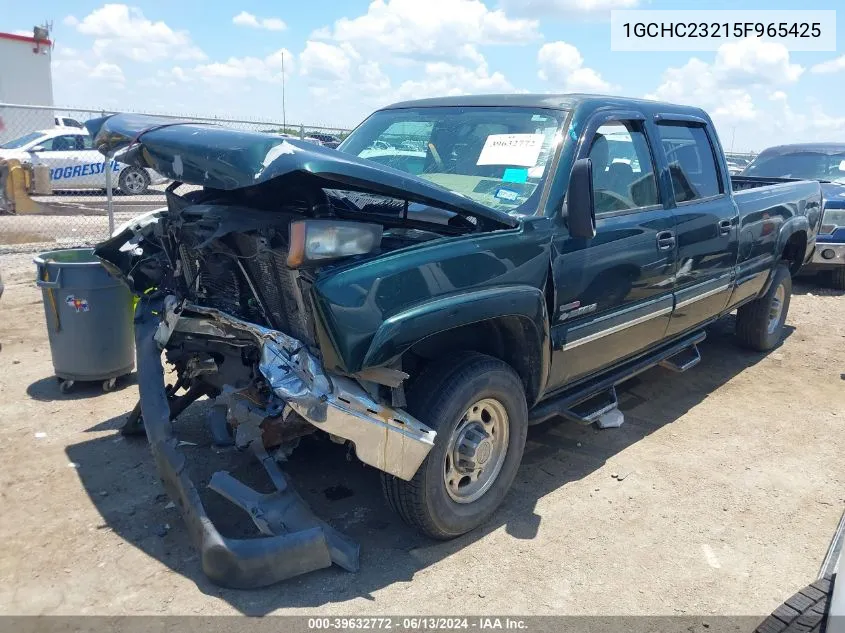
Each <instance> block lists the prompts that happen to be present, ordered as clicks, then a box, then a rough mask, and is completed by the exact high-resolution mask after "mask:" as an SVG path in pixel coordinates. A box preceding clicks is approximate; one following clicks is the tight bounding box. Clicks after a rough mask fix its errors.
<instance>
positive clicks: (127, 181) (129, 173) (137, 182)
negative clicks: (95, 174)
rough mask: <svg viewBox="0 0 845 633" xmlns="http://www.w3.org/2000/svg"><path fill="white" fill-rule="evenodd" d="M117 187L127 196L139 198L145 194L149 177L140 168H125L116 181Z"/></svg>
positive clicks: (148, 184)
mask: <svg viewBox="0 0 845 633" xmlns="http://www.w3.org/2000/svg"><path fill="white" fill-rule="evenodd" d="M117 186H118V187H119V188H120V191H121V192H122V193H123V194H124V195H127V196H140V195H142V194H145V193H147V189H148V188H149V186H150V175H149V174H148V173H147V172H146V170H144V169H141V168H140V167H127V168H126V169H124V170H123V171H122V172H120V176H119V177H118V179H117Z"/></svg>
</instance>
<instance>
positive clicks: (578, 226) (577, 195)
mask: <svg viewBox="0 0 845 633" xmlns="http://www.w3.org/2000/svg"><path fill="white" fill-rule="evenodd" d="M566 200H567V202H566V212H567V218H566V222H567V224H568V226H569V234H570V235H572V237H581V238H585V239H589V238H593V237H595V236H596V213H595V206H594V203H593V161H591V160H590V159H589V158H581V159H579V160H576V161H575V164H574V165H572V172H571V173H570V174H569V189H568V190H567V192H566Z"/></svg>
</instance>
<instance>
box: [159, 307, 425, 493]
mask: <svg viewBox="0 0 845 633" xmlns="http://www.w3.org/2000/svg"><path fill="white" fill-rule="evenodd" d="M175 332H182V333H185V334H193V335H196V334H200V335H203V334H204V335H208V336H215V337H223V338H226V337H233V338H234V337H236V336H239V335H240V336H242V335H244V334H247V335H249V336H251V337H253V338H254V339H255V341H256V343H257V344H258V346H259V347H260V350H261V361H260V363H259V370H260V371H261V373H262V374H263V375H264V377H265V378H266V379H267V382H268V384H269V385H270V387H271V388H272V390H273V392H274V393H275V394H276V395H277V396H278V397H279V398H281V399H282V400H284V401H285V403H287V405H288V406H290V408H291V409H293V410H294V411H296V413H298V414H299V415H301V416H302V417H303V418H304V419H305V420H307V421H308V422H310V423H311V424H313V425H314V426H315V427H317V428H318V429H320V430H322V431H325V432H327V433H330V434H332V435H335V436H337V437H341V438H343V439H346V440H349V441H350V442H352V443H353V444H354V445H355V454H356V455H357V456H358V459H360V460H361V461H362V462H364V463H365V464H369V465H370V466H374V467H375V468H378V469H379V470H383V471H384V472H386V473H389V474H391V475H394V476H396V477H399V478H400V479H404V480H406V481H407V480H410V479H411V478H413V476H414V474H416V472H417V470H418V469H419V467H420V465H421V464H422V462H423V460H424V459H425V458H426V456H427V455H428V453H429V451H430V450H431V449H432V447H433V446H434V437H435V435H436V433H435V432H434V431H433V430H432V429H430V428H429V427H428V426H426V425H425V424H423V423H422V422H420V421H419V420H417V419H416V418H414V417H413V416H411V415H409V414H408V413H406V412H404V411H402V410H401V409H394V408H392V407H389V406H387V405H384V404H382V403H380V402H377V401H376V400H374V399H373V398H372V397H371V396H370V395H369V394H368V393H367V392H366V391H365V390H364V389H362V388H361V387H360V386H359V385H358V384H357V383H356V382H355V381H354V380H351V379H349V378H346V377H344V376H338V375H334V374H328V373H326V372H325V371H324V370H323V368H322V364H321V363H320V361H319V360H318V359H317V358H315V357H314V356H313V355H312V354H310V353H309V352H308V350H307V349H306V347H305V345H303V344H302V343H301V342H299V341H298V340H296V339H295V338H293V337H292V336H288V335H287V334H285V333H283V332H279V331H277V330H271V329H269V328H265V327H262V326H260V325H256V324H254V323H249V322H247V321H243V320H241V319H238V318H235V317H233V316H230V315H228V314H226V313H225V312H221V311H219V310H215V309H213V308H205V307H203V306H198V305H193V304H185V305H181V304H179V302H178V301H177V300H176V298H175V297H173V296H169V297H167V298H166V299H165V302H164V315H163V318H162V320H161V324H160V326H159V328H158V331H157V332H156V335H155V338H156V340H157V342H158V344H159V346H160V347H161V348H164V347H165V345H166V344H167V341H168V340H169V339H170V337H171V336H172V335H173V334H174V333H175Z"/></svg>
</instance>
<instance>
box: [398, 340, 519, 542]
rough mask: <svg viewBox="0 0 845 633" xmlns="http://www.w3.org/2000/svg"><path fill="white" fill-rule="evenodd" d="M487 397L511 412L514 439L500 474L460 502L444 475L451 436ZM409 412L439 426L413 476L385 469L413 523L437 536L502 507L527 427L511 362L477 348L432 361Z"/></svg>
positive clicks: (459, 530)
mask: <svg viewBox="0 0 845 633" xmlns="http://www.w3.org/2000/svg"><path fill="white" fill-rule="evenodd" d="M484 398H490V399H494V400H497V401H498V403H499V404H501V405H502V406H503V407H504V410H505V411H506V413H507V417H508V421H507V424H508V436H509V441H508V444H507V448H506V449H505V453H504V454H505V457H504V460H503V461H502V465H501V469H500V470H499V473H498V476H496V477H495V479H493V480H492V484H491V485H490V488H489V489H487V491H486V492H484V493H483V494H482V495H481V496H480V497H479V498H478V499H476V500H474V501H471V502H468V503H457V502H456V501H454V500H453V498H452V497H450V495H449V492H448V491H447V487H446V483H445V481H444V468H445V464H446V454H447V452H448V448H449V447H448V446H447V444H448V443H449V439H450V437H451V434H452V432H453V431H454V430H455V429H456V427H457V426H458V424H459V423H460V421H461V419H462V417H463V415H464V413H465V412H466V411H467V410H468V409H469V408H470V407H471V406H472V405H473V404H474V403H476V402H478V401H479V400H482V399H484ZM407 409H408V412H409V413H411V414H412V415H414V416H415V417H416V418H417V419H418V420H420V421H421V422H424V423H425V424H428V425H429V426H430V427H431V428H433V429H434V430H435V431H437V437H436V438H435V441H434V448H432V449H431V452H430V453H429V454H428V457H427V458H426V459H425V461H424V462H423V463H422V465H421V466H420V468H419V470H418V471H417V473H416V475H415V476H414V478H413V479H411V481H404V480H402V479H399V478H398V477H394V476H392V475H388V474H386V473H382V490H383V491H384V495H385V497H386V498H387V502H388V504H389V505H390V506H391V507H392V508H393V509H394V510H395V511H396V512H397V514H399V516H400V517H401V518H402V519H403V520H404V521H405V522H406V523H407V524H409V525H411V526H413V527H415V528H417V529H419V530H420V531H421V532H423V533H424V534H426V535H428V536H430V537H432V538H436V539H450V538H455V537H456V536H460V535H461V534H465V533H466V532H469V531H470V530H473V529H475V528H476V527H478V526H479V525H481V524H482V523H484V521H486V520H487V519H488V518H489V517H490V515H492V514H493V513H494V512H495V511H496V508H498V507H499V505H500V504H501V502H502V500H503V499H504V498H505V495H506V494H507V492H508V490H509V489H510V487H511V484H512V483H513V480H514V477H515V476H516V472H517V469H518V468H519V463H520V461H521V460H522V453H523V451H524V449H525V437H526V431H527V428H528V409H527V406H526V402H525V390H524V388H523V385H522V381H521V380H520V379H519V376H517V374H516V372H515V371H514V370H513V369H512V368H511V367H510V366H509V365H507V364H506V363H503V362H502V361H500V360H498V359H496V358H492V357H490V356H486V355H484V354H478V353H476V352H462V353H460V354H457V355H456V356H453V357H450V358H447V359H443V360H442V361H435V362H433V363H432V364H430V365H429V366H428V367H427V368H426V369H425V370H424V371H423V372H422V374H421V375H420V376H419V377H418V378H417V380H416V381H415V382H414V384H413V385H412V387H411V389H410V390H409V393H408V407H407Z"/></svg>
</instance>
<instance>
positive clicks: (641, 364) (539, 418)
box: [528, 330, 707, 428]
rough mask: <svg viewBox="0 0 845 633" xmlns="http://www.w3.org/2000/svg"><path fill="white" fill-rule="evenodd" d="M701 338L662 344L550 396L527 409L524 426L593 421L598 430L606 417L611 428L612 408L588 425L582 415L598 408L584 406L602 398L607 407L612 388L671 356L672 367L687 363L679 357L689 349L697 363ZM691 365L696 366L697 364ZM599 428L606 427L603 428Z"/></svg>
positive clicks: (692, 336) (702, 335)
mask: <svg viewBox="0 0 845 633" xmlns="http://www.w3.org/2000/svg"><path fill="white" fill-rule="evenodd" d="M705 338H707V333H706V332H705V331H704V330H701V331H699V332H695V333H693V334H688V335H686V336H684V337H682V338H680V339H678V340H676V341H674V342H672V343H668V344H665V345H663V346H662V347H660V348H658V349H657V350H655V351H652V352H649V353H648V354H644V355H641V356H638V357H634V358H632V359H631V360H629V361H627V362H625V363H623V364H621V365H620V366H618V367H617V368H615V369H612V370H610V371H609V372H605V373H603V374H601V375H599V376H598V377H596V378H588V379H585V380H582V381H580V382H578V383H575V384H574V385H572V386H571V387H568V388H566V389H565V390H563V391H561V392H559V393H557V394H555V395H553V396H550V397H549V398H547V399H546V400H543V401H542V402H540V403H539V404H537V405H536V406H535V407H534V408H533V409H531V411H529V412H528V424H529V425H534V424H541V423H542V422H545V421H546V420H549V419H551V418H555V417H565V418H567V419H569V420H574V421H576V422H579V423H581V424H590V423H592V422H593V421H596V422H597V424H598V425H599V426H600V427H602V423H601V422H600V421H599V418H601V416H602V415H605V416H607V418H606V420H607V422H608V423H610V424H609V425H612V424H613V423H614V420H612V419H611V418H613V417H614V416H613V415H612V412H613V410H614V409H615V408H616V407H610V408H608V409H607V410H606V411H604V412H603V413H602V414H600V415H599V417H598V418H596V419H595V420H589V421H588V419H589V417H590V415H585V414H584V413H587V414H589V413H590V409H591V407H592V410H593V414H595V411H599V410H601V408H602V407H600V406H593V405H589V404H588V403H589V402H591V401H592V400H593V398H600V397H601V396H602V395H603V394H604V397H605V403H606V404H610V401H611V398H610V395H609V392H610V390H612V389H613V388H614V387H616V385H618V384H620V383H623V382H625V381H626V380H629V379H631V378H633V377H634V376H636V375H637V374H640V373H642V372H644V371H645V370H647V369H650V368H652V367H654V366H655V365H659V364H661V363H662V362H663V361H666V360H669V359H672V360H673V361H674V357H675V356H678V357H679V358H678V362H674V364H675V365H677V366H678V367H683V366H684V365H685V364H687V363H683V362H680V360H681V355H682V354H684V353H685V352H688V350H689V349H690V348H694V349H695V354H696V355H697V356H698V357H699V359H700V354H699V353H698V348H697V345H698V344H699V343H701V341H703V340H704V339H705ZM695 362H696V363H697V362H698V361H695ZM692 366H693V365H688V366H687V367H686V368H685V369H689V368H690V367H692ZM615 399H616V392H615V391H614V392H613V400H614V401H615ZM597 402H600V401H597ZM582 403H583V404H584V405H585V409H584V410H581V409H579V407H580V405H581V404H582ZM594 404H595V403H594ZM620 413H621V412H620ZM616 426H618V424H616ZM602 428H607V427H606V426H605V427H602Z"/></svg>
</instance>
